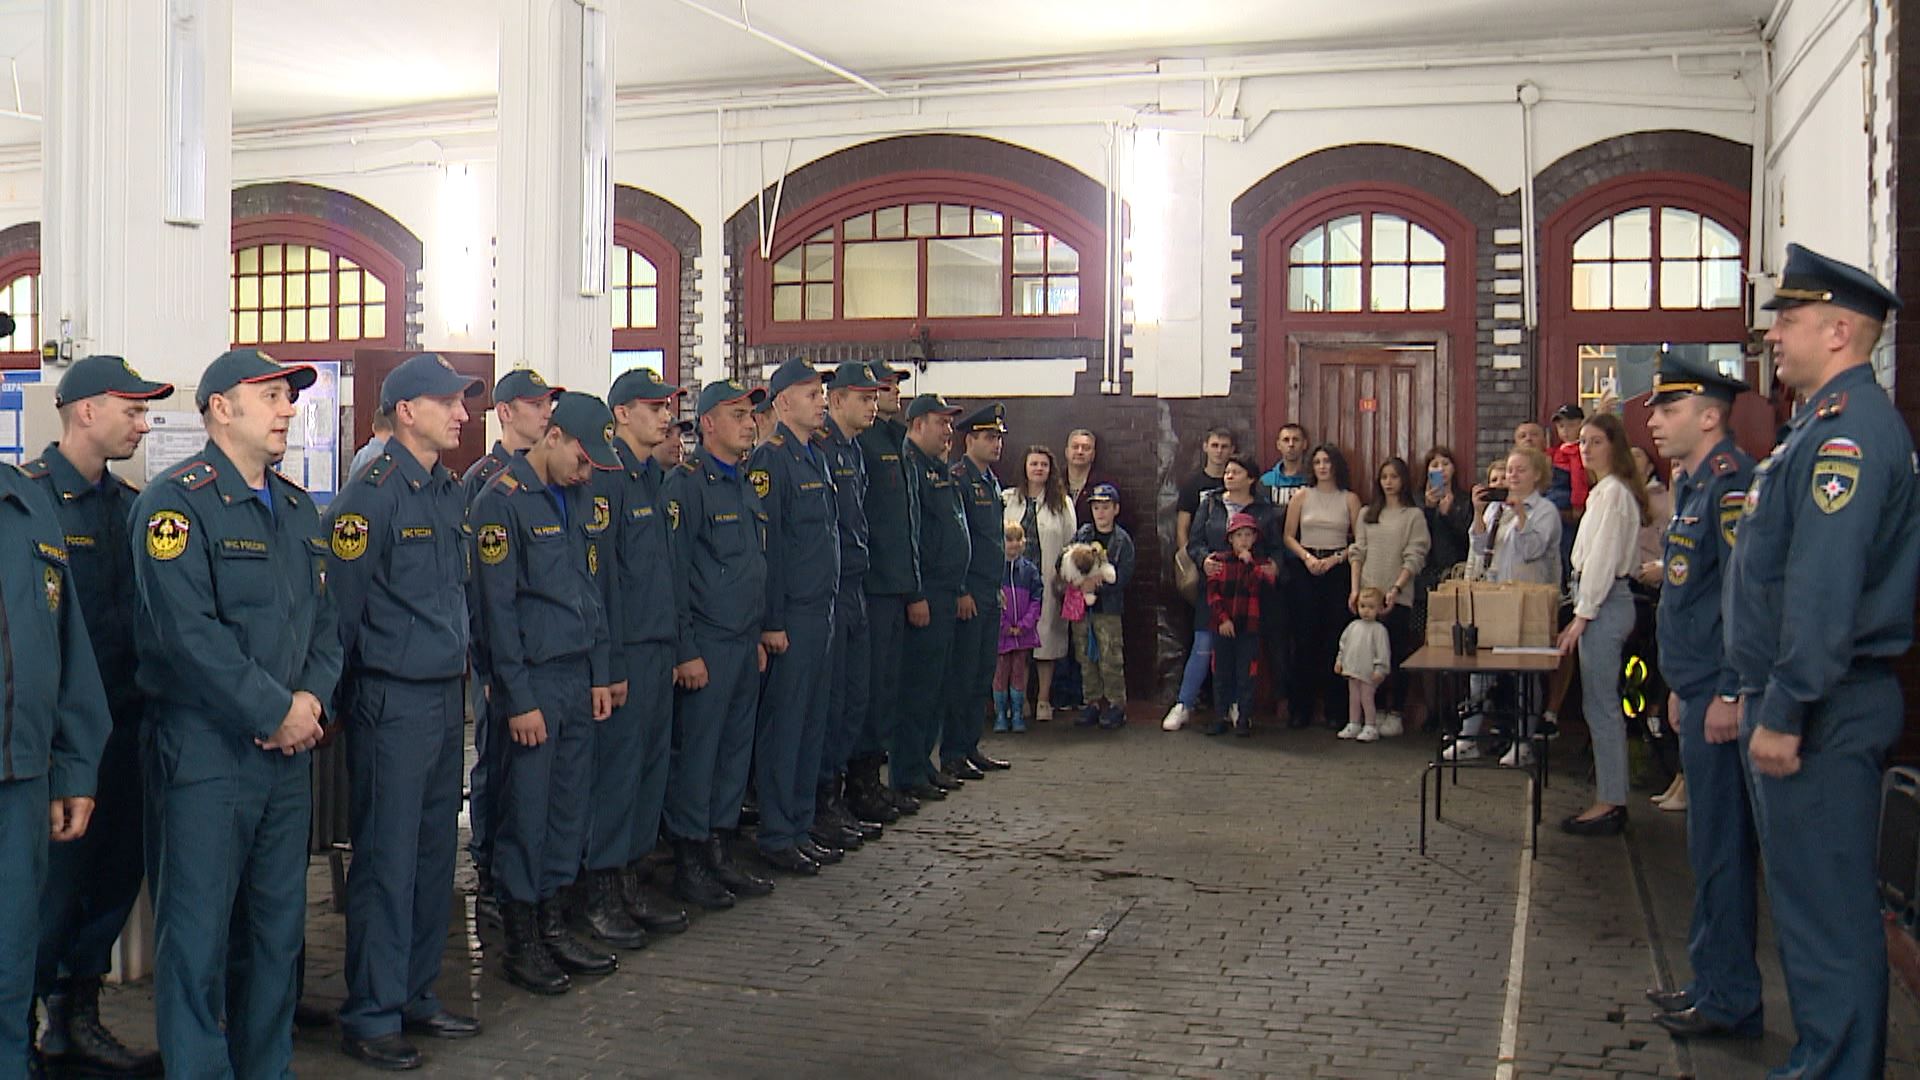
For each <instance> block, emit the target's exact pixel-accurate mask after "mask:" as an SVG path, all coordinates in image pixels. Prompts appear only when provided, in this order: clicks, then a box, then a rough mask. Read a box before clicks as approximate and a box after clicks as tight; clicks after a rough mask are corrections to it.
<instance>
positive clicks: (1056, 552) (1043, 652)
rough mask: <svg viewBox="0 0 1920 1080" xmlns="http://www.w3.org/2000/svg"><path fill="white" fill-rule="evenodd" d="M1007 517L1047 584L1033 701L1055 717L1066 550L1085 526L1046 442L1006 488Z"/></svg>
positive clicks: (1045, 716)
mask: <svg viewBox="0 0 1920 1080" xmlns="http://www.w3.org/2000/svg"><path fill="white" fill-rule="evenodd" d="M1000 501H1001V503H1002V506H1003V511H1002V517H1003V519H1004V520H1005V521H1006V522H1008V523H1009V524H1014V525H1018V526H1020V527H1021V528H1023V529H1025V530H1026V533H1027V558H1028V559H1030V560H1032V561H1033V565H1035V566H1037V567H1039V568H1040V576H1041V579H1042V580H1043V581H1044V582H1045V583H1046V588H1045V589H1044V590H1042V592H1043V594H1044V598H1043V599H1042V601H1041V607H1040V626H1039V633H1040V647H1039V648H1037V649H1035V650H1033V658H1034V660H1036V661H1038V663H1036V664H1035V665H1034V667H1035V668H1036V670H1037V677H1038V679H1039V684H1038V685H1037V686H1036V687H1035V693H1034V696H1033V697H1031V698H1029V699H1028V700H1029V701H1032V702H1033V703H1034V705H1033V708H1034V712H1035V714H1036V717H1037V719H1040V720H1051V719H1053V662H1054V661H1056V660H1058V659H1060V658H1061V657H1063V656H1065V655H1067V624H1066V622H1065V620H1063V619H1061V618H1060V553H1061V552H1062V551H1065V550H1066V547H1067V544H1068V543H1069V542H1071V541H1072V539H1073V530H1074V529H1076V528H1078V527H1079V523H1078V522H1077V521H1076V520H1075V519H1074V513H1073V502H1072V500H1070V499H1068V498H1067V482H1066V477H1065V476H1063V475H1062V474H1061V472H1060V467H1059V464H1058V463H1057V462H1055V461H1054V459H1053V451H1052V450H1049V449H1047V448H1046V447H1044V446H1030V447H1028V448H1027V455H1026V458H1025V459H1024V460H1023V462H1022V464H1021V476H1020V483H1018V484H1016V485H1010V486H1008V487H1006V488H1003V489H1001V491H1000Z"/></svg>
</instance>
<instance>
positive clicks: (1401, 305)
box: [1369, 265, 1407, 311]
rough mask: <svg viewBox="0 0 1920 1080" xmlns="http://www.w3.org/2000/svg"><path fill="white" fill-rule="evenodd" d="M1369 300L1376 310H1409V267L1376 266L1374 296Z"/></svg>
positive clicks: (1374, 271)
mask: <svg viewBox="0 0 1920 1080" xmlns="http://www.w3.org/2000/svg"><path fill="white" fill-rule="evenodd" d="M1369 302H1370V303H1371V304H1372V305H1373V310H1375V311H1405V310H1407V268H1406V267H1405V266H1404V265H1400V266H1376V267H1374V268H1373V297H1372V299H1371V300H1370V301H1369Z"/></svg>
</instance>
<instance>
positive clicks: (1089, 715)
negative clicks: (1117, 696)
mask: <svg viewBox="0 0 1920 1080" xmlns="http://www.w3.org/2000/svg"><path fill="white" fill-rule="evenodd" d="M1099 722H1100V706H1098V705H1089V706H1087V708H1086V711H1085V712H1083V713H1081V714H1080V719H1078V720H1075V721H1074V722H1073V726H1074V727H1092V726H1093V725H1095V724H1097V723H1099Z"/></svg>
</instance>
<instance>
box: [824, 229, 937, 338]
mask: <svg viewBox="0 0 1920 1080" xmlns="http://www.w3.org/2000/svg"><path fill="white" fill-rule="evenodd" d="M885 212H886V211H881V213H882V214H884V213H885ZM846 275H847V277H846V293H845V295H844V298H843V301H842V302H843V304H844V306H845V308H846V316H845V317H846V318H849V319H910V318H912V317H914V316H915V315H918V314H919V313H920V295H919V294H920V245H919V244H917V243H912V242H907V243H891V244H889V243H872V244H854V245H852V246H850V247H848V248H847V249H846Z"/></svg>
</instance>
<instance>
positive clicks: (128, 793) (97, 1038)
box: [21, 356, 173, 1075]
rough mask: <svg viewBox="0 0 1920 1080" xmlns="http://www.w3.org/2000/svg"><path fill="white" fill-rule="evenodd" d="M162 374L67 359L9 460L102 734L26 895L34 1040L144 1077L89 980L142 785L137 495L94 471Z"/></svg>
mask: <svg viewBox="0 0 1920 1080" xmlns="http://www.w3.org/2000/svg"><path fill="white" fill-rule="evenodd" d="M172 394H173V387H172V385H170V384H168V383H163V382H154V381H152V380H150V379H146V378H142V377H141V375H140V373H139V372H137V371H135V370H134V369H133V368H132V367H131V366H130V365H129V364H128V363H127V362H126V361H125V360H124V359H122V358H120V357H118V356H89V357H87V358H86V359H84V360H80V361H77V362H76V363H75V364H74V365H73V366H72V367H70V368H68V369H67V373H66V375H64V376H62V377H61V379H60V385H59V387H58V388H57V389H56V390H55V392H54V399H53V400H54V404H55V405H57V406H59V408H60V441H58V442H56V443H53V444H51V445H49V446H48V447H47V448H46V450H45V451H44V452H42V453H41V455H40V456H39V457H37V458H35V459H33V460H32V461H29V462H27V463H26V464H25V465H23V466H21V471H23V472H25V473H26V474H27V476H28V478H29V479H31V480H33V481H35V482H36V483H37V484H38V485H39V486H40V489H41V491H42V492H44V493H45V494H46V495H47V497H48V501H49V502H50V503H51V504H52V506H53V509H54V513H55V514H56V515H57V516H58V518H59V520H60V529H61V531H62V533H63V534H64V537H65V539H64V544H63V546H64V547H65V549H66V553H67V561H68V564H69V565H70V566H71V567H72V571H73V584H74V588H75V589H76V590H77V592H76V594H75V595H74V596H73V600H74V602H75V603H77V604H78V605H79V608H80V612H81V614H82V615H83V616H84V617H85V621H86V624H87V636H88V637H89V638H90V639H91V640H92V642H93V654H94V658H95V660H96V661H98V664H99V668H100V678H101V681H102V682H103V683H104V684H105V685H106V688H107V706H108V709H109V711H110V712H111V713H112V715H113V733H112V734H111V735H110V736H108V738H107V745H106V749H105V751H104V753H103V754H102V755H101V758H100V781H99V785H98V788H99V802H98V805H97V806H96V807H95V808H94V812H93V819H92V823H91V825H90V826H89V828H88V830H87V834H86V835H85V836H84V837H82V838H80V839H79V840H75V841H73V842H71V843H64V844H54V845H53V848H52V851H51V853H50V855H49V859H48V865H47V889H46V893H45V895H44V897H43V899H42V901H41V903H40V905H39V912H40V957H39V967H38V970H37V972H36V974H35V977H34V991H35V993H36V995H38V996H41V997H44V998H46V1001H47V1030H46V1033H45V1034H44V1035H43V1036H42V1038H41V1043H40V1050H41V1053H42V1054H43V1055H44V1056H45V1057H46V1058H47V1060H48V1061H50V1062H52V1063H54V1064H56V1065H59V1066H62V1067H65V1068H70V1069H79V1070H92V1071H98V1072H104V1073H107V1074H109V1075H112V1074H127V1073H131V1074H143V1073H146V1072H151V1071H152V1070H154V1069H156V1068H158V1066H159V1064H160V1055H158V1054H157V1053H153V1052H151V1051H133V1050H129V1049H128V1048H127V1047H126V1046H124V1045H122V1044H121V1042H120V1041H119V1040H118V1039H116V1038H114V1036H113V1034H112V1033H111V1032H109V1031H108V1030H107V1029H106V1028H105V1027H104V1026H103V1025H102V1024H101V1022H100V981H101V979H102V977H104V976H105V975H106V974H107V971H108V970H109V969H110V968H111V967H112V965H113V943H114V941H115V940H116V939H117V938H118V937H119V936H120V929H121V927H123V926H125V925H126V922H127V915H128V913H129V912H130V911H132V910H133V904H134V901H135V900H136V899H138V898H139V895H140V882H141V878H142V876H143V865H144V864H143V862H142V858H141V851H140V848H141V817H142V807H141V802H142V795H141V786H140V716H141V710H142V703H141V700H140V692H139V688H138V685H137V684H136V682H135V678H134V669H135V667H136V664H137V662H136V660H135V657H134V644H133V611H132V608H131V607H130V605H128V603H127V601H126V583H127V582H129V581H131V580H132V579H133V548H132V545H131V543H130V541H129V538H128V535H127V518H128V515H129V514H131V513H132V511H133V500H134V497H135V496H136V495H137V494H138V492H137V491H136V490H135V489H134V487H133V485H131V484H129V483H127V482H126V481H125V480H122V479H120V477H119V476H117V475H115V474H114V473H113V472H112V471H111V470H109V469H108V468H107V463H108V462H111V461H125V460H126V459H128V458H129V457H132V456H133V453H134V451H135V450H137V449H138V448H139V446H140V440H141V438H142V437H143V436H145V435H146V433H147V430H148V427H147V407H148V404H149V403H150V402H154V401H159V400H161V399H164V398H167V397H170V396H172Z"/></svg>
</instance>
